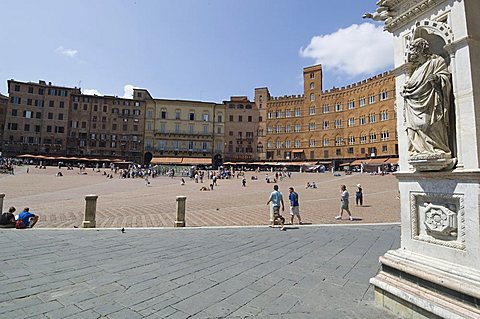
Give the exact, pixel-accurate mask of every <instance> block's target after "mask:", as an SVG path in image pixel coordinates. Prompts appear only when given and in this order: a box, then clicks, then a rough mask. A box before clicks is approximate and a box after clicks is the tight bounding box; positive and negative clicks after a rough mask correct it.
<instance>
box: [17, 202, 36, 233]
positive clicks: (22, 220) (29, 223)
mask: <svg viewBox="0 0 480 319" xmlns="http://www.w3.org/2000/svg"><path fill="white" fill-rule="evenodd" d="M37 222H38V216H37V215H35V214H32V213H31V212H30V208H28V207H25V208H24V209H23V211H22V212H21V213H20V214H19V215H18V219H17V225H16V228H18V229H22V228H32V227H33V226H35V224H36V223H37ZM22 224H23V225H22Z"/></svg>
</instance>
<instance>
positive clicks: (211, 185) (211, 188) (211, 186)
mask: <svg viewBox="0 0 480 319" xmlns="http://www.w3.org/2000/svg"><path fill="white" fill-rule="evenodd" d="M210 190H212V191H213V183H212V184H210Z"/></svg>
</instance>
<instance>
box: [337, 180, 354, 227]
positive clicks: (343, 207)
mask: <svg viewBox="0 0 480 319" xmlns="http://www.w3.org/2000/svg"><path fill="white" fill-rule="evenodd" d="M340 191H341V192H342V196H341V198H340V215H338V216H336V217H335V219H342V215H343V211H344V210H345V211H346V212H347V213H348V216H349V219H350V220H353V217H352V214H351V213H350V209H349V208H348V197H349V196H350V195H349V194H348V191H347V186H345V185H341V186H340Z"/></svg>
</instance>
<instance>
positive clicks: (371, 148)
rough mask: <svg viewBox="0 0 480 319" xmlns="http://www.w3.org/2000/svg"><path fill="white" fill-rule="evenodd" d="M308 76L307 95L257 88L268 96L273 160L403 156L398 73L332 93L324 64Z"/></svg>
mask: <svg viewBox="0 0 480 319" xmlns="http://www.w3.org/2000/svg"><path fill="white" fill-rule="evenodd" d="M303 78H304V94H303V95H293V96H284V97H271V96H270V95H269V94H268V89H262V90H260V89H257V90H256V95H257V94H260V93H261V94H262V95H263V96H266V97H267V101H266V115H267V116H266V137H265V143H266V154H265V156H266V157H265V158H266V159H267V160H275V161H277V160H282V161H285V160H315V161H318V160H327V161H332V160H335V161H338V162H347V161H351V160H355V159H368V158H377V157H381V158H387V157H396V156H398V144H397V136H396V115H395V114H396V113H395V102H394V101H395V98H394V97H395V80H394V75H393V74H392V73H388V72H387V73H384V74H381V75H378V76H374V77H372V78H369V79H367V80H363V81H361V82H358V83H355V84H353V85H348V86H346V87H342V88H333V89H331V90H326V91H322V68H321V65H317V66H312V67H308V68H305V69H304V71H303ZM256 100H257V97H256Z"/></svg>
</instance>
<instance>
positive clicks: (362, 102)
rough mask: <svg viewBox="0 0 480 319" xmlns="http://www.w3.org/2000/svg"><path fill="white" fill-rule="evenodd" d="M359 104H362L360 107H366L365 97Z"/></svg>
mask: <svg viewBox="0 0 480 319" xmlns="http://www.w3.org/2000/svg"><path fill="white" fill-rule="evenodd" d="M358 104H360V107H364V106H365V98H364V97H362V98H360V100H358Z"/></svg>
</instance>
